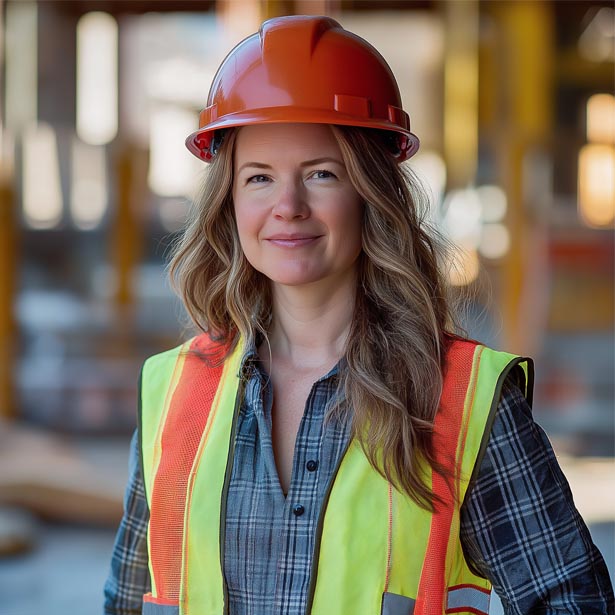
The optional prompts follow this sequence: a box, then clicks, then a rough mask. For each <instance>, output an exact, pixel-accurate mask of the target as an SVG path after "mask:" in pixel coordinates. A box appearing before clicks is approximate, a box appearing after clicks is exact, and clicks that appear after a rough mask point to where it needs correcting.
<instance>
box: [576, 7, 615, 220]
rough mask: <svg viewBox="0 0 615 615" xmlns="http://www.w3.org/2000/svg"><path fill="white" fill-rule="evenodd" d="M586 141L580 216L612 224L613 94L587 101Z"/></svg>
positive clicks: (614, 192)
mask: <svg viewBox="0 0 615 615" xmlns="http://www.w3.org/2000/svg"><path fill="white" fill-rule="evenodd" d="M614 14H615V12H614ZM587 140H588V141H589V143H588V144H587V145H585V146H584V147H582V148H581V151H580V152H579V180H578V207H579V215H580V217H581V220H583V222H584V223H585V224H587V225H588V226H591V227H597V228H601V227H611V226H612V225H613V222H615V97H614V96H612V95H610V94H595V95H594V96H591V97H590V98H589V100H588V101H587Z"/></svg>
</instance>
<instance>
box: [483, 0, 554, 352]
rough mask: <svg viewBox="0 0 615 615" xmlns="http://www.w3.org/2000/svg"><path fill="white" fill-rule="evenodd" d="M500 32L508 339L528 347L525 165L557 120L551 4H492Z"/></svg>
mask: <svg viewBox="0 0 615 615" xmlns="http://www.w3.org/2000/svg"><path fill="white" fill-rule="evenodd" d="M489 10H490V11H491V12H492V14H493V16H494V18H495V20H496V23H497V29H498V34H499V49H498V52H499V53H498V57H499V59H500V65H499V67H498V75H499V83H498V98H499V101H500V102H499V108H498V122H497V124H498V130H497V136H496V149H497V157H498V164H499V168H500V178H501V183H502V185H503V187H504V189H505V191H506V193H507V195H508V202H509V208H508V218H507V224H508V228H509V231H510V234H511V249H510V252H509V254H508V256H507V258H506V260H505V262H504V267H503V282H504V283H503V285H502V287H503V293H502V315H503V323H504V339H503V344H504V345H505V347H506V348H508V349H510V350H511V351H512V352H515V351H520V352H523V350H524V349H526V348H527V345H528V343H529V340H526V335H527V328H526V327H525V326H524V323H523V322H522V321H523V319H522V318H521V317H520V313H521V299H522V293H523V281H524V276H525V271H526V270H527V269H528V268H529V267H531V263H529V262H526V258H525V254H526V250H525V249H524V242H525V241H527V237H528V231H529V224H530V222H531V220H530V218H529V217H528V213H529V210H530V209H531V207H532V203H528V202H525V199H524V195H525V190H524V167H525V166H526V165H525V161H527V160H528V155H529V154H531V153H539V152H543V151H544V150H545V149H546V147H547V146H548V139H549V135H550V132H551V126H552V104H553V62H554V49H555V42H554V17H553V8H552V5H551V4H550V3H548V2H536V1H534V0H517V1H516V2H496V3H491V4H490V5H489Z"/></svg>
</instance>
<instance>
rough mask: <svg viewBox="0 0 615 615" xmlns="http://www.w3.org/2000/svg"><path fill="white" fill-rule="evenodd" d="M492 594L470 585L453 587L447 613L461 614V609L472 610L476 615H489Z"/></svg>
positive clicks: (450, 591)
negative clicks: (478, 614)
mask: <svg viewBox="0 0 615 615" xmlns="http://www.w3.org/2000/svg"><path fill="white" fill-rule="evenodd" d="M490 596H491V592H487V591H486V590H484V589H479V588H478V587H472V586H469V585H466V586H459V587H452V588H450V589H449V590H448V603H447V605H446V612H447V613H455V612H459V609H462V610H465V609H472V611H473V612H474V613H480V614H481V615H482V614H484V615H489V598H490Z"/></svg>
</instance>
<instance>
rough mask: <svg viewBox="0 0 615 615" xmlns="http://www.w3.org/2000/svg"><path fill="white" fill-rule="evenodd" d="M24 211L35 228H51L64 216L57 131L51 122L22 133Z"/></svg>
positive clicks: (27, 219) (27, 221)
mask: <svg viewBox="0 0 615 615" xmlns="http://www.w3.org/2000/svg"><path fill="white" fill-rule="evenodd" d="M22 167H23V171H22V173H23V175H22V179H23V214H24V218H25V220H26V223H27V224H28V225H29V226H30V227H32V228H35V229H52V228H55V227H57V226H58V224H59V223H60V221H61V219H62V210H63V198H62V188H61V184H60V164H59V161H58V143H57V139H56V133H55V131H54V129H53V128H52V127H51V126H50V125H49V124H38V125H35V126H31V127H29V128H27V129H26V130H25V131H24V134H23V162H22Z"/></svg>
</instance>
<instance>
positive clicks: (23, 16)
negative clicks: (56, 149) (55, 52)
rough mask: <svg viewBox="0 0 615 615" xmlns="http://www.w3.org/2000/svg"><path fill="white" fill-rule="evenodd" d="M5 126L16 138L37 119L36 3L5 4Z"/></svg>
mask: <svg viewBox="0 0 615 615" xmlns="http://www.w3.org/2000/svg"><path fill="white" fill-rule="evenodd" d="M5 10H6V43H5V44H6V65H5V71H6V74H5V83H6V94H5V96H6V98H5V104H6V107H5V109H6V111H5V112H6V127H7V128H8V129H9V130H11V131H12V132H13V134H15V135H17V134H19V133H20V132H21V130H22V129H24V128H25V127H27V126H29V125H31V124H33V123H34V122H36V120H37V99H38V94H37V79H38V63H37V55H38V44H37V28H38V13H37V4H36V2H8V3H7V4H6V9H5Z"/></svg>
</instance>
